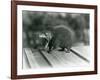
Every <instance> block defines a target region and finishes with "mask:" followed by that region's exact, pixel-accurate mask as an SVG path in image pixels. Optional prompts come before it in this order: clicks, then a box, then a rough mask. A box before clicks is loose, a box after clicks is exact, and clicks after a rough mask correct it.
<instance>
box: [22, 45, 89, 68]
mask: <svg viewBox="0 0 100 80" xmlns="http://www.w3.org/2000/svg"><path fill="white" fill-rule="evenodd" d="M72 49H73V50H74V51H76V52H78V53H79V55H81V56H83V57H85V58H86V59H88V60H89V48H88V47H85V46H84V47H81V48H80V47H79V48H78V47H73V48H72ZM87 65H89V62H87V61H85V60H84V59H82V58H81V57H79V56H77V55H76V54H74V53H73V52H70V53H66V52H64V51H63V52H60V51H56V50H55V51H52V52H51V54H50V53H47V52H46V51H43V50H41V51H38V50H34V49H32V48H23V68H24V69H25V68H46V67H51V68H52V67H72V66H76V67H78V66H79V67H80V66H87Z"/></svg>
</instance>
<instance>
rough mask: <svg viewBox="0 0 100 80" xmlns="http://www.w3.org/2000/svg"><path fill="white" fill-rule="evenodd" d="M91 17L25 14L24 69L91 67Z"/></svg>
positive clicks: (74, 14)
mask: <svg viewBox="0 0 100 80" xmlns="http://www.w3.org/2000/svg"><path fill="white" fill-rule="evenodd" d="M89 17H90V15H89V14H82V13H66V12H65V13H64V12H41V11H27V10H26V11H25V10H23V11H22V19H23V23H22V24H23V35H22V36H23V55H22V56H23V69H27V68H33V70H34V69H36V68H48V67H49V68H58V67H80V66H84V67H85V66H88V65H89V62H90V59H89V57H90V55H89V54H90V52H89V47H90V34H89V31H90V25H89V22H90V20H89V19H90V18H89Z"/></svg>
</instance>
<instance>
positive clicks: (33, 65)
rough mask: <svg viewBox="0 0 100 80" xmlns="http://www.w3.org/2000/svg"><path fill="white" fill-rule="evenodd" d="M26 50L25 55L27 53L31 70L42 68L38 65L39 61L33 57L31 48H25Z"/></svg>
mask: <svg viewBox="0 0 100 80" xmlns="http://www.w3.org/2000/svg"><path fill="white" fill-rule="evenodd" d="M24 50H25V53H26V56H27V58H28V61H29V64H30V66H31V68H39V67H40V66H39V64H38V63H37V60H36V59H35V57H34V56H33V55H32V51H31V50H30V49H29V48H25V49H24Z"/></svg>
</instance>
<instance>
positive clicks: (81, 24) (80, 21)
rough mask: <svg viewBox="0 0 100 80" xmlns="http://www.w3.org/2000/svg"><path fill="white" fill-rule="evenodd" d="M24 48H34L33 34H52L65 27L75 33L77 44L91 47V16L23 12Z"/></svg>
mask: <svg viewBox="0 0 100 80" xmlns="http://www.w3.org/2000/svg"><path fill="white" fill-rule="evenodd" d="M22 19H23V23H22V25H23V47H32V46H33V45H34V44H33V42H32V40H33V35H32V34H33V33H35V32H40V33H43V32H44V33H45V32H46V31H50V32H51V33H52V30H53V27H55V26H57V25H65V26H68V27H69V28H71V29H72V30H73V31H74V32H75V37H76V43H81V42H82V43H84V44H85V45H89V21H90V20H89V14H79V13H61V12H39V11H38V12H37V11H25V10H23V11H22Z"/></svg>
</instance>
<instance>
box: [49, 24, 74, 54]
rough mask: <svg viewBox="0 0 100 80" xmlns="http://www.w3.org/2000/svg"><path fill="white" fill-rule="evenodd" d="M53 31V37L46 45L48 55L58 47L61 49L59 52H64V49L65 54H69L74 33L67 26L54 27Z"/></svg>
mask: <svg viewBox="0 0 100 80" xmlns="http://www.w3.org/2000/svg"><path fill="white" fill-rule="evenodd" d="M53 30H54V31H53V37H52V38H51V40H50V41H49V44H48V47H49V50H48V52H49V53H50V52H51V51H52V50H54V49H57V48H58V47H60V48H61V49H60V50H59V51H64V50H65V48H66V49H67V52H70V48H71V47H72V45H73V43H74V41H75V32H74V31H73V30H72V29H71V28H70V27H69V26H65V25H58V26H55V27H54V28H53Z"/></svg>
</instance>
